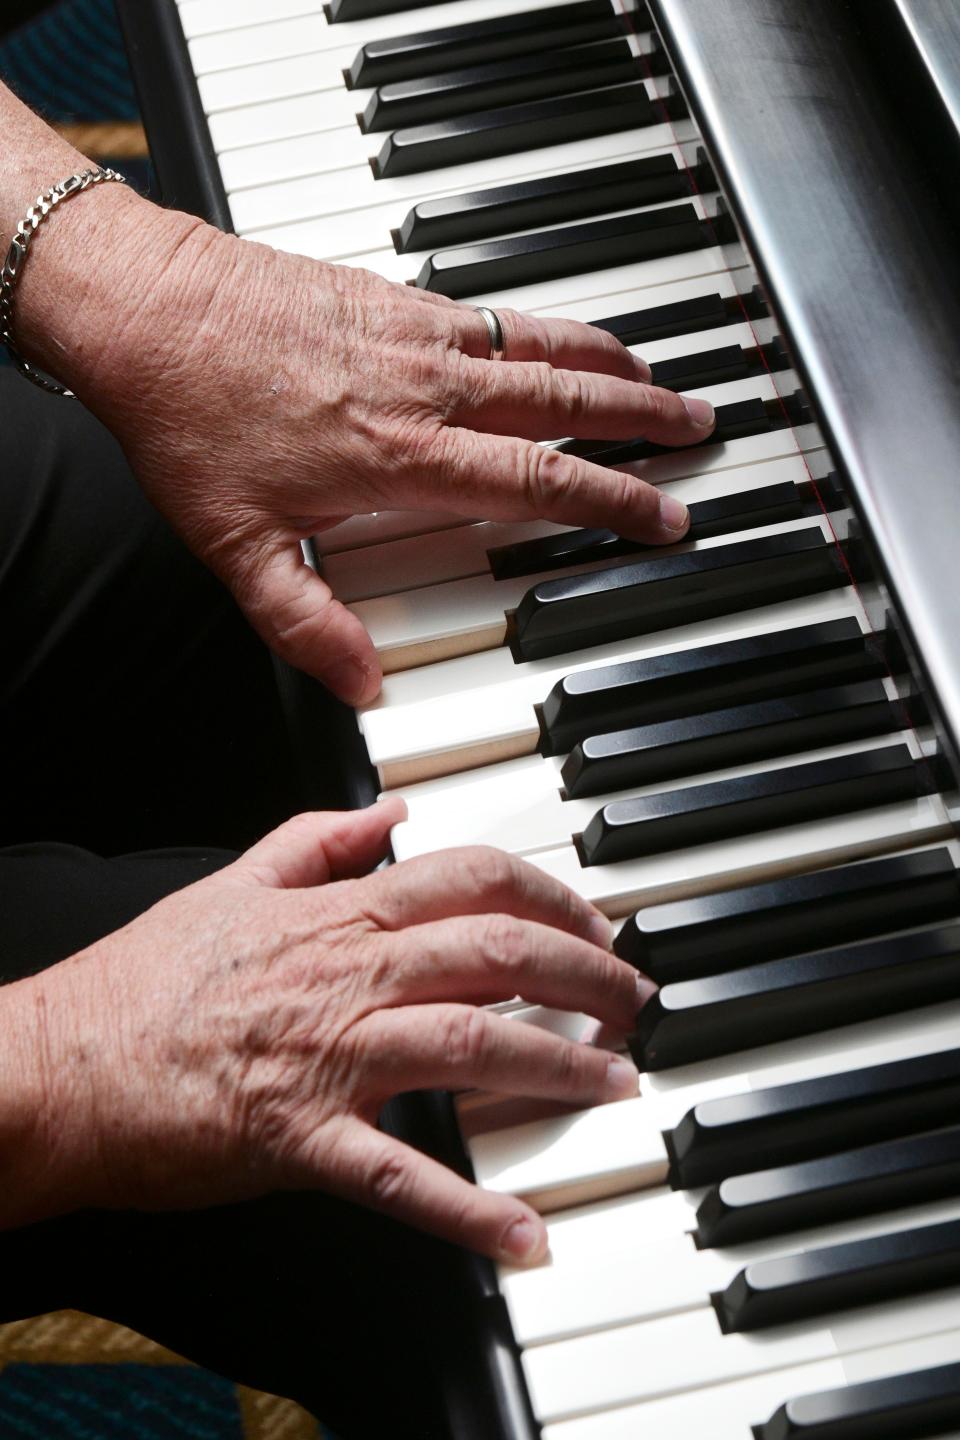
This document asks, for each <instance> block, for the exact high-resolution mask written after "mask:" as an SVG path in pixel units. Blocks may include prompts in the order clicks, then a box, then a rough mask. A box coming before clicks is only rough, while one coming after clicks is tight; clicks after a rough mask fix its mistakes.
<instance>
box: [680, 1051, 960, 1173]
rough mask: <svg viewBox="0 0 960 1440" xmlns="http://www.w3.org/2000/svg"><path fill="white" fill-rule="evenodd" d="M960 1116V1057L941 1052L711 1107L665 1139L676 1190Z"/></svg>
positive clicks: (690, 1114)
mask: <svg viewBox="0 0 960 1440" xmlns="http://www.w3.org/2000/svg"><path fill="white" fill-rule="evenodd" d="M958 1115H960V1050H942V1051H940V1052H938V1053H936V1054H933V1055H916V1056H912V1057H911V1058H910V1059H907V1060H891V1061H888V1062H887V1063H886V1064H883V1065H868V1066H866V1067H864V1068H863V1069H860V1070H848V1071H842V1072H841V1073H840V1074H838V1075H823V1076H817V1077H816V1078H814V1079H812V1080H798V1081H795V1082H794V1083H793V1084H790V1085H772V1086H770V1087H768V1088H767V1089H766V1090H748V1091H746V1092H745V1093H744V1094H741V1095H729V1096H723V1097H721V1098H718V1099H716V1100H704V1101H701V1103H700V1104H698V1105H694V1106H693V1107H692V1108H691V1109H690V1110H688V1111H687V1113H686V1115H684V1117H683V1119H682V1120H681V1121H680V1123H679V1124H678V1125H676V1126H674V1128H673V1130H671V1131H669V1132H668V1133H667V1134H666V1135H665V1137H664V1138H665V1140H666V1143H667V1149H668V1151H669V1153H670V1183H671V1184H672V1185H673V1186H674V1187H675V1188H678V1189H679V1188H680V1187H692V1186H697V1185H712V1184H715V1183H716V1182H718V1181H720V1180H724V1179H726V1178H727V1177H728V1176H730V1175H743V1174H746V1173H747V1172H749V1171H750V1170H752V1169H754V1167H755V1166H756V1163H757V1157H758V1156H759V1155H762V1156H763V1158H764V1161H765V1162H766V1164H767V1165H794V1164H796V1163H797V1162H798V1161H801V1160H812V1159H813V1158H814V1157H815V1156H817V1155H828V1154H831V1153H834V1152H836V1151H839V1150H845V1149H847V1150H849V1149H852V1148H853V1147H855V1146H858V1145H865V1144H868V1143H871V1144H872V1143H874V1142H876V1141H879V1140H889V1139H892V1138H893V1137H894V1136H897V1135H916V1134H919V1133H920V1132H921V1131H924V1130H934V1129H936V1128H937V1127H939V1126H941V1125H949V1124H950V1122H951V1121H952V1120H955V1119H956V1118H957V1116H958Z"/></svg>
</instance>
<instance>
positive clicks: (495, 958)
mask: <svg viewBox="0 0 960 1440" xmlns="http://www.w3.org/2000/svg"><path fill="white" fill-rule="evenodd" d="M525 941H526V931H525V928H524V926H523V924H522V923H521V921H519V920H517V919H515V918H514V916H513V915H502V914H500V915H488V916H486V917H485V919H484V921H483V924H482V927H481V931H480V953H481V957H482V959H483V962H484V964H485V965H486V967H487V969H488V970H489V971H490V972H491V974H492V975H494V976H497V975H503V976H505V977H508V978H513V977H515V976H516V975H517V973H518V971H520V970H521V969H522V968H523V961H524V958H525V953H526V944H525Z"/></svg>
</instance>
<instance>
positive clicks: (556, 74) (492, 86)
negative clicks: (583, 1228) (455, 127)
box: [361, 38, 646, 134]
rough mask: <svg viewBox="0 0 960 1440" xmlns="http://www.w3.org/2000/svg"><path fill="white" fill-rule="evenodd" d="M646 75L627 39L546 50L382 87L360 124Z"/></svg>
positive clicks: (388, 125)
mask: <svg viewBox="0 0 960 1440" xmlns="http://www.w3.org/2000/svg"><path fill="white" fill-rule="evenodd" d="M645 74H646V70H645V68H644V66H643V62H642V61H640V60H638V59H637V57H636V56H635V55H634V54H633V52H632V50H631V49H630V44H629V42H628V41H627V39H626V38H624V39H622V40H604V41H601V43H600V44H599V45H574V46H571V47H570V48H569V49H566V50H547V51H546V52H545V53H543V54H539V55H521V56H518V57H516V58H515V59H512V60H498V61H496V62H495V63H494V64H493V65H473V66H470V67H469V68H468V69H465V70H448V71H445V72H444V73H443V74H440V75H422V76H420V77H419V78H418V79H416V80H396V81H394V82H393V84H391V85H381V86H380V88H379V90H375V91H374V93H373V94H372V95H371V97H370V99H369V101H368V102H367V108H366V109H365V110H364V112H363V123H362V126H361V128H362V129H363V130H364V131H365V132H366V133H367V134H371V133H374V132H376V131H381V130H394V129H396V128H397V127H398V126H408V125H429V124H430V123H431V122H432V121H434V120H445V119H448V118H449V117H450V116H451V115H467V114H469V113H470V112H471V111H475V110H488V109H493V108H497V107H498V106H501V105H523V104H525V103H526V102H527V101H529V100H538V99H542V98H544V97H546V96H548V95H569V94H570V93H571V92H572V91H575V90H590V89H593V88H594V87H595V86H596V87H599V86H602V85H620V84H623V83H624V82H626V81H628V80H642V79H643V78H644V77H645Z"/></svg>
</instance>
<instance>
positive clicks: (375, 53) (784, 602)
mask: <svg viewBox="0 0 960 1440" xmlns="http://www.w3.org/2000/svg"><path fill="white" fill-rule="evenodd" d="M128 8H132V7H128ZM147 9H148V10H149V12H150V13H149V15H148V16H147V18H146V19H144V18H143V17H142V16H141V18H140V20H139V21H136V22H134V21H133V20H132V19H131V17H130V16H129V15H126V16H124V20H125V24H126V26H127V30H128V34H129V35H130V37H131V40H132V45H133V52H134V61H135V62H136V55H137V46H138V43H141V44H142V41H143V36H144V35H145V34H148V33H153V34H161V33H162V35H163V36H164V37H165V41H164V43H165V44H166V45H167V47H168V49H169V50H170V53H171V55H172V57H173V58H172V59H171V61H170V64H171V65H172V67H173V69H174V70H177V69H179V73H180V74H181V76H186V77H187V79H188V81H189V83H188V84H186V85H185V90H186V99H185V101H184V106H185V113H186V114H187V116H188V119H189V118H191V117H192V121H193V124H192V126H191V127H188V128H189V129H190V133H189V135H188V137H187V139H188V143H187V147H186V148H187V150H188V151H190V152H191V154H192V160H191V162H190V163H192V165H193V169H194V171H195V175H194V178H193V179H191V178H190V177H187V179H186V180H182V177H181V180H182V184H181V188H180V190H179V192H178V190H177V185H178V183H180V181H178V179H177V172H176V166H173V165H171V167H170V173H171V175H172V176H173V177H174V184H173V186H172V188H173V190H174V192H175V195H174V197H173V198H176V194H178V193H179V194H184V193H185V194H187V195H190V194H191V193H193V192H192V191H191V186H193V187H194V190H195V191H196V193H198V194H200V196H201V198H203V199H204V200H205V202H206V212H205V213H208V214H209V215H210V216H211V218H214V219H216V220H218V221H219V223H221V224H232V226H233V227H234V228H235V229H236V230H237V231H238V233H240V234H241V235H244V236H248V237H250V238H252V239H256V240H259V241H262V242H264V243H267V244H271V245H275V246H278V247H280V248H284V249H288V250H292V251H296V252H298V253H302V254H306V255H310V256H313V257H315V258H318V259H323V260H331V261H336V262H337V263H340V264H346V265H355V266H362V267H365V268H367V269H372V270H374V271H376V272H377V273H379V274H381V275H383V276H384V277H386V278H388V279H391V280H395V281H399V282H406V283H410V284H417V285H419V286H421V287H423V288H429V289H432V290H437V291H440V292H442V293H445V294H447V295H450V296H455V297H464V298H467V299H469V300H470V301H471V302H472V303H475V304H481V303H482V304H486V305H491V306H504V305H509V306H514V307H517V308H520V309H526V310H530V311H532V312H535V313H541V314H553V315H561V316H568V317H571V318H577V319H582V320H586V321H588V322H591V323H594V324H599V325H602V326H604V327H605V328H607V329H610V330H612V331H613V332H614V333H616V334H618V335H619V336H620V337H621V338H622V339H623V341H624V343H626V344H629V345H631V346H633V347H635V348H636V349H637V351H638V353H642V354H643V355H644V357H645V358H646V359H647V360H648V361H649V362H650V363H651V365H652V367H653V371H654V377H655V379H656V380H657V382H658V383H661V384H664V385H669V386H672V387H673V388H676V389H682V390H684V391H687V392H691V393H694V394H698V395H702V396H705V397H706V398H708V399H710V400H711V401H712V402H713V403H714V405H715V406H716V407H717V410H718V421H719V424H718V432H717V435H716V436H715V437H713V439H712V441H711V442H710V443H707V444H704V445H702V446H700V447H698V448H696V449H690V450H686V451H680V452H667V451H658V450H657V448H656V447H652V446H649V445H647V444H646V443H645V442H644V441H643V440H642V438H638V439H637V440H636V441H634V442H630V443H629V444H624V443H622V442H618V443H617V444H616V445H608V446H603V445H599V444H597V443H596V442H590V443H582V444H580V445H579V446H578V447H577V448H578V450H579V452H580V453H588V454H591V455H592V456H594V457H595V458H597V459H599V460H600V461H602V462H604V463H608V464H615V465H620V466H626V467H628V468H629V469H631V470H632V471H633V473H636V474H639V475H642V476H644V477H645V478H646V479H648V480H650V481H651V482H653V483H655V484H658V485H661V486H662V487H663V488H664V489H665V490H667V491H668V492H669V493H671V494H674V495H676V496H678V497H679V498H681V499H682V500H684V501H685V502H686V503H687V504H688V505H689V506H690V510H691V517H692V526H691V530H690V534H689V536H688V537H687V539H686V540H685V541H684V543H683V544H681V545H679V546H674V547H671V548H670V549H669V550H646V549H644V548H643V547H642V546H637V545H634V544H629V543H627V542H624V541H623V540H621V539H620V537H618V536H615V535H612V534H610V533H609V532H603V531H574V530H569V529H564V528H562V527H558V526H554V525H550V524H548V523H546V522H531V523H529V524H523V525H521V524H493V523H481V522H473V523H467V522H464V521H462V520H459V519H457V518H456V517H453V516H446V515H435V516H424V515H417V514H404V513H400V512H397V513H392V514H384V515H380V516H366V517H357V518H355V519H354V520H351V521H347V522H345V523H343V524H342V525H340V526H338V527H336V528H335V529H334V530H332V531H330V532H328V533H327V534H326V535H324V536H323V537H322V539H321V541H320V542H319V543H318V544H317V546H316V550H317V553H318V557H319V558H318V563H319V565H320V566H321V567H322V569H323V573H324V574H325V576H326V578H327V579H328V581H329V582H330V584H331V586H332V587H333V589H334V591H335V593H336V594H337V595H338V596H339V597H340V598H341V599H342V600H343V601H344V602H345V603H347V604H349V605H350V607H351V608H352V609H353V610H354V612H355V613H356V614H357V615H358V617H359V618H360V619H362V621H363V622H364V624H365V625H366V626H367V628H368V629H369V631H370V633H371V635H372V636H373V638H374V641H375V643H376V645H377V648H378V650H379V653H380V656H381V659H382V661H383V665H384V670H385V672H386V681H385V684H384V690H383V694H382V696H381V698H380V699H379V700H378V701H377V702H376V703H375V704H374V705H372V706H370V707H369V708H368V709H367V710H366V711H365V712H364V713H363V714H361V715H360V716H359V726H360V731H361V733H362V736H363V740H364V743H365V747H366V752H367V755H368V757H369V762H370V765H371V766H372V767H374V768H375V770H376V772H377V777H378V784H379V785H380V786H382V787H383V788H384V789H390V790H399V791H400V792H402V794H403V795H404V797H405V798H406V801H407V804H408V810H409V818H408V820H406V821H405V822H404V823H403V824H401V825H400V826H398V827H397V829H396V831H395V835H394V852H395V855H396V857H397V858H398V859H403V858H405V857H408V856H413V855H418V854H422V853H424V852H427V851H430V850H434V849H438V848H444V847H448V846H453V845H460V844H472V843H489V844H495V845H498V846H501V847H503V848H505V849H507V850H510V851H512V852H513V853H515V854H518V855H521V856H523V857H525V858H526V859H527V860H529V861H530V862H531V863H532V864H534V865H537V866H540V867H541V868H542V869H544V870H545V871H547V872H548V873H550V874H552V875H555V876H557V877H558V878H560V879H562V880H563V881H565V882H566V883H567V884H569V885H571V886H573V887H574V888H576V889H578V890H579V891H580V892H581V893H583V894H585V895H587V896H588V897H589V898H590V899H591V900H592V901H594V902H595V903H596V904H598V905H600V906H601V907H602V908H603V909H604V910H605V911H606V912H607V913H608V914H609V915H610V916H611V917H613V918H614V919H615V920H616V921H617V923H618V927H619V931H618V935H617V940H616V949H617V952H618V953H619V954H620V955H621V956H622V957H623V958H624V959H626V960H628V961H630V962H631V963H633V964H635V965H637V966H638V967H640V968H642V969H644V970H645V971H647V973H649V974H650V975H652V976H653V977H654V978H655V979H656V980H657V981H658V982H659V983H660V985H661V989H660V991H659V992H658V994H657V996H656V997H655V999H654V1000H653V1001H651V1002H650V1004H649V1005H648V1007H647V1008H646V1010H645V1011H644V1013H643V1015H642V1016H641V1019H640V1023H639V1027H638V1030H637V1033H636V1034H635V1035H634V1036H632V1037H630V1041H629V1045H630V1051H631V1053H632V1055H633V1058H634V1059H635V1061H636V1063H637V1065H638V1067H639V1069H640V1071H641V1086H640V1094H639V1095H638V1097H637V1098H636V1099H631V1100H627V1101H622V1102H620V1103H618V1104H614V1105H610V1106H605V1107H601V1108H597V1109H594V1110H590V1111H584V1112H579V1113H573V1114H571V1113H569V1112H563V1113H556V1112H555V1111H554V1112H551V1113H544V1106H543V1104H542V1102H538V1103H537V1104H532V1103H526V1102H524V1101H522V1100H519V1099H516V1098H510V1097H503V1096H485V1095H479V1094H470V1095H461V1096H459V1097H457V1098H456V1102H455V1106H456V1116H457V1125H458V1132H457V1136H456V1145H457V1147H459V1149H460V1153H461V1155H462V1154H463V1153H464V1148H465V1152H466V1153H467V1154H468V1155H469V1161H470V1164H471V1166H472V1170H473V1173H474V1174H475V1176H476V1178H477V1181H478V1183H479V1184H481V1185H485V1186H488V1187H491V1188H493V1189H496V1190H499V1191H508V1192H511V1193H514V1194H518V1195H522V1196H524V1197H525V1198H526V1199H528V1200H529V1201H530V1202H531V1203H533V1204H535V1205H536V1206H537V1207H538V1208H540V1209H541V1210H542V1211H543V1213H544V1214H545V1215H546V1216H547V1217H548V1227H549V1232H550V1258H549V1261H548V1262H547V1263H545V1264H544V1265H542V1266H540V1267H538V1268H537V1269H535V1270H532V1271H521V1270H516V1271H512V1270H509V1269H503V1270H501V1272H500V1274H499V1276H498V1286H499V1295H498V1292H497V1287H496V1286H495V1285H494V1283H493V1280H492V1274H491V1272H490V1268H489V1267H488V1266H486V1262H471V1263H470V1266H469V1267H468V1270H467V1272H466V1273H467V1276H468V1279H469V1281H470V1283H471V1284H472V1285H473V1286H474V1289H475V1291H476V1292H477V1294H478V1295H479V1296H480V1304H479V1309H480V1311H482V1312H483V1314H484V1315H485V1316H486V1317H487V1318H486V1319H485V1320H484V1321H483V1322H482V1323H483V1324H484V1325H486V1327H487V1330H488V1331H489V1335H487V1334H486V1333H484V1334H483V1335H481V1340H480V1343H481V1344H483V1343H485V1342H486V1343H487V1344H488V1350H489V1353H488V1355H487V1359H486V1365H487V1371H486V1384H487V1385H488V1387H489V1388H490V1389H491V1390H492V1391H493V1392H495V1397H496V1398H495V1403H494V1404H493V1406H492V1409H491V1410H490V1411H489V1412H486V1411H483V1407H482V1405H481V1400H480V1396H479V1394H478V1395H477V1396H476V1397H475V1398H476V1408H477V1410H478V1412H479V1413H481V1414H482V1416H483V1417H484V1418H481V1419H480V1420H476V1417H475V1423H476V1429H475V1430H473V1429H471V1427H470V1424H468V1423H466V1422H464V1423H462V1424H460V1425H454V1429H455V1432H456V1433H457V1434H458V1436H459V1435H468V1434H469V1435H472V1434H474V1433H475V1434H476V1435H477V1436H479V1435H481V1434H483V1435H492V1434H496V1435H498V1436H502V1437H504V1440H530V1437H532V1436H535V1435H538V1434H540V1435H542V1437H543V1440H628V1437H629V1440H634V1437H637V1436H642V1437H643V1440H678V1437H684V1440H687V1437H690V1436H694V1435H702V1436H709V1437H710V1440H787V1437H798V1440H799V1437H804V1440H856V1437H861V1436H869V1437H871V1440H873V1437H880V1436H897V1437H898V1440H904V1437H910V1436H914V1435H921V1434H923V1435H927V1434H939V1435H950V1434H952V1435H954V1437H956V1436H957V1435H960V1126H958V1125H957V1124H956V1121H957V1102H958V1099H960V1050H958V1049H957V1034H958V1029H957V1027H958V1022H960V885H958V876H957V864H958V861H960V850H958V848H957V842H956V840H955V839H954V828H953V825H952V823H951V816H950V812H949V797H948V796H945V795H944V794H942V793H941V786H942V774H943V772H942V770H941V769H940V768H939V767H938V765H937V763H936V748H937V747H936V741H935V739H934V737H933V734H932V732H931V730H930V727H929V726H928V725H926V724H918V719H919V721H925V720H926V718H927V717H926V716H925V714H924V712H923V710H922V709H920V710H919V711H918V709H917V706H916V701H915V699H914V702H913V703H912V704H906V703H905V702H904V700H903V698H902V694H901V689H900V688H898V686H897V684H895V681H894V675H893V670H894V669H895V668H896V666H895V663H894V659H895V657H894V656H893V655H892V654H891V651H890V647H889V645H888V639H887V637H886V636H883V635H878V634H876V633H874V632H873V630H872V628H871V623H870V621H871V617H870V616H869V615H868V610H867V608H865V604H864V599H863V596H862V595H861V594H860V592H859V591H858V589H857V588H856V587H855V586H854V584H853V583H852V575H851V544H852V540H851V538H850V536H849V532H848V520H849V511H848V510H847V509H846V508H845V499H844V487H843V486H842V485H841V483H840V481H839V480H838V478H837V476H836V475H835V474H834V462H833V460H832V459H831V457H830V454H829V453H828V451H827V449H826V448H825V446H824V443H823V440H822V437H821V435H820V433H819V431H818V430H817V428H816V427H815V425H814V424H813V423H812V416H811V413H810V410H809V408H808V406H807V402H806V399H805V396H804V395H803V393H802V392H801V390H800V387H799V383H798V381H797V378H796V376H795V374H794V373H793V371H792V370H791V368H790V361H789V359H788V353H787V349H786V348H785V346H784V344H783V342H782V341H781V338H780V327H779V325H778V323H777V321H776V320H775V319H774V317H773V316H772V314H770V313H769V311H768V309H767V306H766V304H765V303H764V301H763V299H762V297H761V294H760V291H759V289H758V288H757V284H756V276H755V273H754V271H753V269H752V266H751V264H750V261H749V259H748V256H747V254H746V252H745V250H743V249H742V248H741V247H740V246H739V244H738V243H737V242H736V238H735V233H734V231H733V230H732V227H731V225H730V221H729V217H728V215H727V214H726V213H725V210H724V207H723V204H722V202H721V201H720V198H719V194H718V190H717V185H716V180H715V178H714V173H713V171H712V169H711V165H710V162H709V160H708V159H707V157H706V155H705V153H704V150H703V148H702V143H701V141H700V137H699V134H698V132H697V130H696V128H695V126H694V124H693V122H692V120H691V119H690V117H689V114H688V111H687V106H686V103H685V101H684V99H683V96H682V94H681V92H680V90H679V89H678V87H677V84H676V82H675V80H674V78H673V75H672V73H671V66H670V63H669V62H668V59H667V56H666V54H665V52H664V49H663V46H662V44H661V40H660V38H659V36H658V33H657V31H656V30H655V29H654V26H653V22H652V20H651V17H650V14H649V13H648V11H647V9H646V6H645V4H643V3H642V0H565V3H557V0H441V3H434V4H431V5H418V4H416V3H414V0H330V3H329V4H327V5H326V6H323V7H321V6H320V5H319V4H318V3H317V0H178V3H176V4H175V3H174V0H156V3H154V0H151V4H150V6H148V7H147ZM150 25H153V26H154V30H153V31H152V32H150V31H149V26H150ZM144 26H147V27H148V28H147V30H144V28H143V27H144ZM147 100H148V104H147V107H146V108H147V110H148V119H149V95H148V97H147ZM161 148H162V147H161ZM161 169H162V167H161ZM197 176H199V179H197V178H196V177H197ZM854 538H855V537H854ZM505 1013H508V1014H510V1015H511V1016H512V1017H513V1018H514V1019H515V1021H516V1023H519V1024H534V1025H541V1026H546V1027H549V1028H552V1029H555V1030H558V1031H562V1032H563V1033H565V1034H568V1035H573V1036H577V1037H583V1036H585V1035H587V1034H588V1033H589V1023H588V1022H587V1020H586V1017H583V1016H570V1015H565V1014H561V1013H559V1012H549V1011H544V1010H542V1009H539V1008H535V1007H526V1006H523V1005H522V1004H520V1003H519V1002H517V1003H515V1004H514V1005H512V1006H508V1007H505ZM437 1103H438V1104H441V1105H442V1107H443V1111H444V1114H445V1117H446V1118H447V1119H448V1120H449V1118H450V1115H451V1109H450V1105H451V1102H450V1101H447V1100H445V1101H443V1102H440V1101H438V1102H437ZM434 1108H436V1107H434ZM500 1297H502V1298H500ZM474 1298H476V1296H475V1297H474ZM504 1305H505V1307H506V1313H507V1315H508V1317H509V1333H508V1335H507V1337H506V1342H507V1343H504V1336H503V1334H502V1333H501V1332H500V1331H499V1329H498V1327H499V1324H500V1320H501V1319H502V1313H503V1307H504ZM491 1337H492V1338H491ZM518 1357H519V1361H518ZM518 1365H519V1368H518ZM521 1376H522V1379H521ZM468 1405H469V1400H468ZM490 1415H492V1416H493V1417H494V1418H493V1419H492V1420H491V1419H490V1418H489V1416H490ZM452 1423H453V1422H452Z"/></svg>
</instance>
